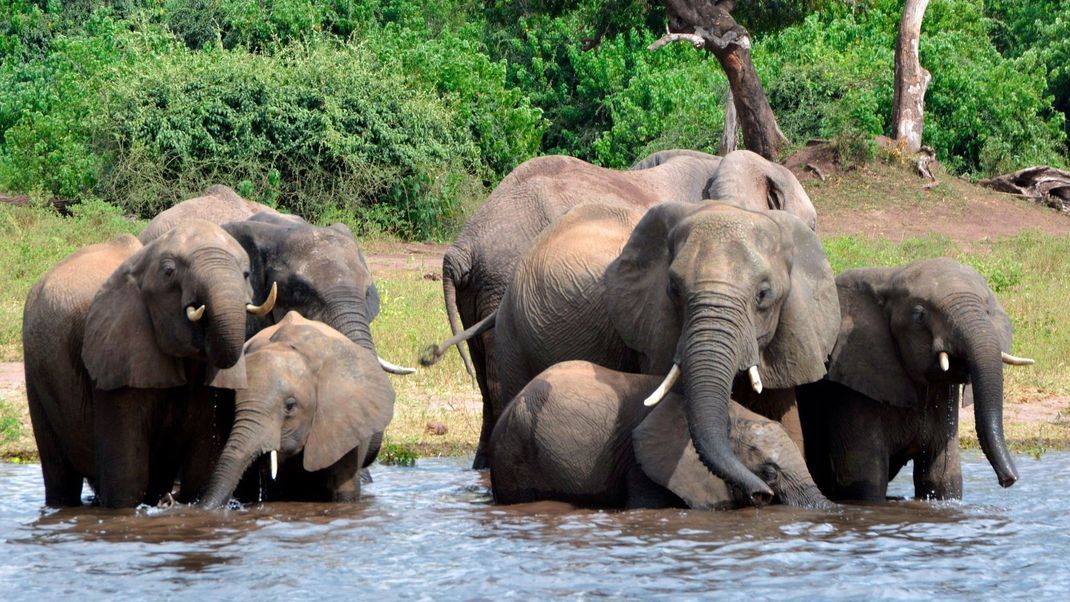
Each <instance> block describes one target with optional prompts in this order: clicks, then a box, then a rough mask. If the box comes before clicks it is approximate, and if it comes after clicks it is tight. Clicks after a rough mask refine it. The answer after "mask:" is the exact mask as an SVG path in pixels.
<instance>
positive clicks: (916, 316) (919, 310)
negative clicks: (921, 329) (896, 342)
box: [910, 305, 925, 324]
mask: <svg viewBox="0 0 1070 602" xmlns="http://www.w3.org/2000/svg"><path fill="white" fill-rule="evenodd" d="M910 319H911V320H913V321H914V323H915V324H921V323H922V322H924V321H925V308H924V307H922V306H920V305H915V306H914V309H913V310H911V312H910Z"/></svg>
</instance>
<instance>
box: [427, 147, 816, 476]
mask: <svg viewBox="0 0 1070 602" xmlns="http://www.w3.org/2000/svg"><path fill="white" fill-rule="evenodd" d="M646 165H649V167H646ZM640 167H641V168H640ZM717 178H723V179H724V181H725V182H726V184H725V185H724V186H723V187H719V186H718V185H716V180H717ZM728 182H732V185H731V186H729V185H728V184H727V183H728ZM800 193H801V195H800ZM710 195H717V197H716V198H720V199H724V200H727V201H729V202H733V203H736V204H739V205H741V206H745V207H751V208H754V209H779V208H784V209H792V210H795V211H797V212H798V213H799V214H800V215H804V216H806V217H804V219H808V220H809V221H810V222H811V224H810V225H811V227H813V226H814V225H815V224H816V212H814V211H813V205H812V204H811V203H810V199H809V197H807V196H806V193H805V191H802V188H801V186H799V185H798V181H797V180H795V178H794V176H793V175H791V172H790V171H788V170H787V169H785V168H783V167H782V166H780V165H776V164H774V163H771V162H769V161H767V160H765V159H764V158H762V157H760V156H758V155H756V154H754V153H748V152H746V151H737V153H730V154H729V156H728V157H725V158H724V159H723V160H722V159H720V158H719V157H715V156H713V155H706V154H705V153H697V152H696V151H662V152H661V153H656V154H655V155H654V156H652V157H651V158H648V159H644V160H643V161H640V162H639V164H637V166H636V168H634V169H632V170H630V171H623V172H622V171H616V170H612V169H605V168H602V167H597V166H594V165H591V164H589V163H586V162H584V161H581V160H579V159H574V158H571V157H564V156H547V157H538V158H535V159H531V160H530V161H527V162H525V163H523V164H521V165H520V166H519V167H517V168H516V169H514V170H513V171H512V172H511V173H510V174H509V175H508V176H506V177H505V179H503V180H502V182H501V183H500V184H499V185H498V187H497V188H496V189H495V190H494V192H493V193H492V194H491V195H490V198H488V199H487V202H486V203H484V204H483V206H481V207H480V208H479V209H478V210H477V211H476V212H475V214H474V215H473V216H472V217H471V218H470V219H469V220H468V222H467V223H465V226H464V228H463V229H462V231H461V233H460V235H459V236H458V237H457V240H456V241H454V243H453V244H452V245H451V246H450V248H449V249H447V250H446V253H445V255H444V257H443V260H442V288H443V294H444V297H445V301H446V314H447V316H448V318H449V322H450V329H451V330H452V332H453V335H454V336H455V337H456V336H458V335H459V333H460V332H461V331H462V330H464V329H465V328H474V327H476V325H477V324H479V323H481V322H483V321H484V320H491V319H492V316H493V314H494V312H495V310H497V308H498V305H499V303H500V302H501V298H502V295H503V294H504V293H505V288H506V286H508V284H509V282H510V280H511V279H512V277H513V273H514V271H515V270H516V265H517V263H518V262H519V261H520V257H521V256H522V255H523V254H524V253H525V252H526V251H527V250H528V249H529V248H530V247H531V244H532V242H533V241H534V240H535V238H536V237H537V236H538V235H539V234H540V233H541V232H542V231H543V230H544V229H546V227H547V226H549V225H550V224H551V223H552V222H553V221H554V220H556V219H557V218H558V217H560V216H562V215H564V214H565V213H566V212H567V211H568V210H569V209H571V208H573V207H575V206H577V205H579V204H580V203H584V202H607V203H621V204H625V205H629V206H632V207H637V208H642V209H646V208H649V207H652V206H654V205H657V204H659V203H663V202H666V201H698V200H700V199H704V198H711V197H710ZM811 217H812V219H811ZM495 336H496V335H495V332H494V331H493V330H484V331H483V332H482V333H481V334H479V335H478V336H477V337H475V338H471V339H470V340H469V350H470V351H471V354H472V357H471V360H470V359H469V357H468V356H467V355H466V354H465V352H464V349H463V347H461V345H460V343H458V344H457V348H458V351H459V352H460V353H461V356H462V358H463V359H464V362H465V366H466V368H467V369H468V371H469V373H472V371H473V369H474V371H475V376H476V380H477V382H478V383H479V389H480V392H481V393H482V396H483V400H484V408H485V410H486V408H487V407H489V406H495V407H497V406H500V405H502V404H503V400H502V394H501V387H500V384H499V383H498V381H497V362H496V359H495V352H494V339H495ZM448 348H449V345H442V346H437V347H434V346H433V347H431V348H429V349H428V351H427V352H425V354H424V357H422V358H421V363H422V364H424V365H431V364H433V363H434V362H436V361H437V360H438V359H439V358H440V357H441V356H442V354H443V353H445V351H446V350H447V349H448ZM507 400H508V399H507V398H506V399H505V401H507ZM492 426H493V424H492V422H490V416H489V415H488V412H486V411H484V422H483V432H484V433H486V434H487V435H489V433H490V429H491V427H492ZM484 464H485V458H484V454H483V453H482V451H477V453H476V459H475V463H474V467H475V468H483V467H484Z"/></svg>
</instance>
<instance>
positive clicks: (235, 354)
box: [201, 266, 245, 368]
mask: <svg viewBox="0 0 1070 602" xmlns="http://www.w3.org/2000/svg"><path fill="white" fill-rule="evenodd" d="M203 281H204V282H206V283H208V285H207V286H206V290H204V291H203V292H202V294H201V298H202V299H204V305H205V308H206V311H205V313H206V314H207V318H208V322H207V328H206V331H205V336H206V340H205V353H207V355H208V361H209V362H210V363H211V364H212V365H213V366H215V367H217V368H230V367H232V366H233V365H234V364H236V363H238V360H239V359H240V358H241V354H242V346H243V345H244V344H245V287H244V284H243V283H244V279H243V278H242V275H241V273H240V272H239V271H238V269H237V267H231V266H225V267H223V266H220V267H211V268H209V269H207V270H206V277H205V278H204V280H203Z"/></svg>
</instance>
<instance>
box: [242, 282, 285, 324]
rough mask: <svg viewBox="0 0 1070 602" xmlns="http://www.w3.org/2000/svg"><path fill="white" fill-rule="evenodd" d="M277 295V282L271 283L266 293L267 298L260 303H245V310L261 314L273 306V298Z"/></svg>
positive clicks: (255, 314)
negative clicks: (269, 289)
mask: <svg viewBox="0 0 1070 602" xmlns="http://www.w3.org/2000/svg"><path fill="white" fill-rule="evenodd" d="M278 296H279V283H278V282H272V283H271V291H270V292H269V293H268V296H267V299H265V300H264V302H263V303H261V304H260V305H253V304H252V303H246V304H245V311H247V312H249V313H251V314H253V315H254V316H263V315H266V314H267V313H268V312H270V311H271V310H272V309H273V308H274V307H275V299H277V298H278Z"/></svg>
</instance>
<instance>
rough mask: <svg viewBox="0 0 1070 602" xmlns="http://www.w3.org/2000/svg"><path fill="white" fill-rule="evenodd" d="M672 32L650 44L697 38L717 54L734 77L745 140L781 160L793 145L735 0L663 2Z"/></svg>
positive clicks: (698, 45)
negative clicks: (761, 76)
mask: <svg viewBox="0 0 1070 602" xmlns="http://www.w3.org/2000/svg"><path fill="white" fill-rule="evenodd" d="M662 4H664V5H665V9H666V13H667V15H668V17H669V31H670V32H671V33H666V35H665V36H664V37H662V38H661V39H659V40H658V41H657V42H654V43H653V44H651V45H650V49H651V50H655V49H657V48H660V47H661V46H664V45H665V44H668V43H670V42H674V41H677V40H686V41H688V42H691V43H692V44H693V45H694V46H695V47H696V48H705V49H706V51H707V52H710V53H712V54H713V55H714V56H715V57H717V61H718V62H719V63H720V64H721V68H723V69H724V72H725V75H727V76H728V85H729V88H730V89H731V93H732V97H733V98H734V101H735V102H734V104H735V108H736V113H737V115H738V118H739V125H740V127H741V129H742V130H743V144H744V146H746V147H747V148H748V149H750V150H752V151H754V152H756V153H758V154H759V155H762V156H763V157H765V158H766V159H769V160H773V161H775V160H776V159H777V157H778V155H779V154H780V148H781V147H782V146H783V145H784V144H785V143H787V141H788V140H787V138H785V137H784V134H783V132H781V131H780V127H778V126H777V122H776V115H774V114H773V109H772V108H771V107H770V106H769V100H768V99H767V98H766V97H765V91H764V90H762V83H761V81H759V80H758V73H757V71H755V69H754V63H753V62H751V56H750V47H751V42H750V34H749V33H748V32H747V30H746V29H745V28H744V27H743V26H742V25H740V24H738V23H736V21H735V19H733V18H732V9H734V8H735V5H736V3H735V0H662Z"/></svg>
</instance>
